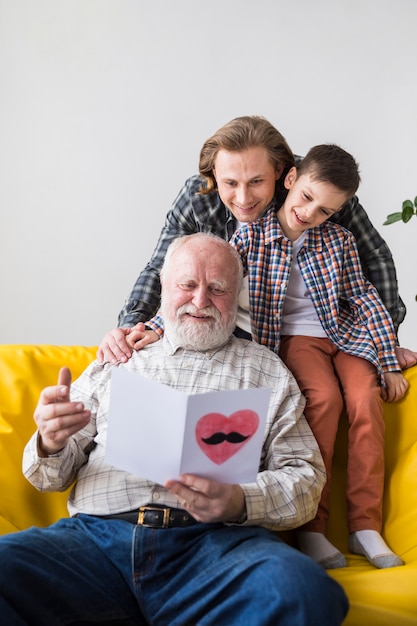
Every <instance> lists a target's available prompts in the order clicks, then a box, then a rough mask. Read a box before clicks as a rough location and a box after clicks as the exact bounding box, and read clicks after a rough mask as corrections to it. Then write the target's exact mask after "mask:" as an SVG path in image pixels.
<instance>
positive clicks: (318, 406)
mask: <svg viewBox="0 0 417 626" xmlns="http://www.w3.org/2000/svg"><path fill="white" fill-rule="evenodd" d="M280 356H281V358H282V360H283V361H284V363H285V364H286V365H287V367H288V368H289V369H290V370H291V371H292V373H293V374H294V376H295V378H296V380H297V382H298V385H299V387H300V389H301V391H302V392H303V394H304V395H305V397H306V400H307V404H306V408H305V416H306V418H307V420H308V423H309V424H310V428H311V430H312V431H313V433H314V436H315V437H316V439H317V442H318V444H319V446H320V450H321V453H322V456H323V460H324V464H325V466H326V472H327V481H326V484H325V487H324V489H323V493H322V496H321V500H320V504H319V508H318V511H317V515H316V517H315V519H314V520H312V521H311V522H308V523H307V524H306V525H304V526H303V530H309V531H314V532H320V533H325V532H326V529H327V521H328V518H329V497H330V486H331V470H332V458H333V451H334V444H335V439H336V434H337V429H338V424H339V418H340V414H341V412H342V409H343V406H345V409H346V415H347V420H348V428H349V430H348V466H347V493H346V499H347V516H348V519H347V522H348V529H349V532H355V531H357V530H376V531H378V532H381V529H382V498H383V487H384V421H383V417H382V397H381V390H380V387H379V385H378V381H377V374H376V369H375V367H374V366H373V365H372V364H371V363H370V362H369V361H367V360H365V359H361V358H359V357H356V356H352V355H350V354H346V353H345V352H342V351H341V350H339V349H338V348H337V347H336V346H335V345H334V344H333V343H332V342H331V341H330V340H329V339H327V338H317V337H305V336H294V337H292V336H284V337H282V339H281V350H280Z"/></svg>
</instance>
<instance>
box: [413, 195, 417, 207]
mask: <svg viewBox="0 0 417 626" xmlns="http://www.w3.org/2000/svg"><path fill="white" fill-rule="evenodd" d="M414 206H415V207H416V209H417V196H416V197H415V198H414Z"/></svg>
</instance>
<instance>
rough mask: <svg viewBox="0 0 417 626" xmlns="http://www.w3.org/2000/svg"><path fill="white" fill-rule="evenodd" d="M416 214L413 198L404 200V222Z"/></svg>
mask: <svg viewBox="0 0 417 626" xmlns="http://www.w3.org/2000/svg"><path fill="white" fill-rule="evenodd" d="M413 215H414V205H413V203H412V202H411V200H404V202H403V210H402V216H401V219H402V221H403V222H405V223H407V222H409V221H410V220H411V218H412V217H413Z"/></svg>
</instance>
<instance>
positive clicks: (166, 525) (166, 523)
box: [137, 506, 170, 528]
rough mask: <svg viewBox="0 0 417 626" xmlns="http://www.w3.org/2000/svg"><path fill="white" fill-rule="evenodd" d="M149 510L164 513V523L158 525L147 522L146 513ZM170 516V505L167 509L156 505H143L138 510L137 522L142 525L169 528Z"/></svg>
mask: <svg viewBox="0 0 417 626" xmlns="http://www.w3.org/2000/svg"><path fill="white" fill-rule="evenodd" d="M147 511H155V512H158V513H162V514H163V517H162V525H161V526H156V524H146V522H145V513H146V512H147ZM169 516H170V509H169V508H168V507H167V508H165V509H162V508H160V507H156V506H141V507H140V508H139V512H138V520H137V524H139V525H140V526H146V527H148V528H169Z"/></svg>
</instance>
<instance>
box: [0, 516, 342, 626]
mask: <svg viewBox="0 0 417 626" xmlns="http://www.w3.org/2000/svg"><path fill="white" fill-rule="evenodd" d="M0 564H1V565H0V616H1V620H2V623H3V624H7V626H20V625H24V624H26V625H28V624H29V625H30V626H45V625H46V624H47V625H48V626H56V625H63V624H73V625H74V626H75V625H77V626H83V625H87V624H93V623H95V624H113V625H114V626H116V625H118V626H122V625H126V626H127V625H136V626H138V625H141V624H153V625H156V626H164V625H166V626H186V625H187V626H196V625H201V626H232V625H234V624H236V625H238V626H269V625H270V626H278V625H279V626H303V625H304V626H327V625H331V626H333V625H334V626H336V625H337V626H338V625H340V624H341V623H342V621H343V618H344V617H345V615H346V613H347V610H348V602H347V599H346V596H345V594H344V592H343V590H342V588H341V587H340V586H339V585H338V583H336V582H335V581H334V580H333V579H332V578H330V577H329V576H328V575H327V574H326V572H325V571H324V570H323V569H322V568H321V567H320V566H319V565H317V564H316V563H315V562H314V561H312V560H311V559H310V558H309V557H307V556H305V555H303V554H301V553H300V552H298V551H297V550H295V549H294V548H291V547H290V546H288V545H287V544H285V543H284V542H283V541H281V540H280V539H279V538H278V537H276V536H275V535H274V534H273V533H271V532H269V531H268V530H265V529H262V528H258V527H236V526H232V527H228V526H224V525H222V524H196V525H195V526H191V527H188V528H169V529H160V530H159V529H157V530H155V529H150V528H144V527H141V526H135V525H133V524H129V523H128V522H124V521H119V520H104V519H100V518H96V517H92V516H88V515H81V516H79V517H77V518H71V519H63V520H61V521H59V522H58V523H56V524H54V525H53V526H50V527H49V528H43V529H39V528H30V529H29V530H25V531H21V532H19V533H13V534H10V535H4V536H3V537H0Z"/></svg>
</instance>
